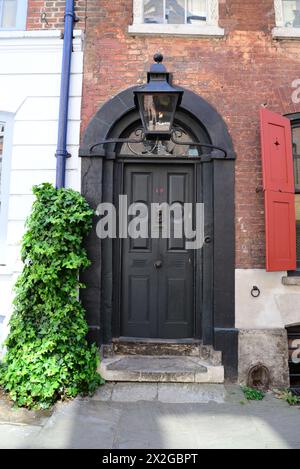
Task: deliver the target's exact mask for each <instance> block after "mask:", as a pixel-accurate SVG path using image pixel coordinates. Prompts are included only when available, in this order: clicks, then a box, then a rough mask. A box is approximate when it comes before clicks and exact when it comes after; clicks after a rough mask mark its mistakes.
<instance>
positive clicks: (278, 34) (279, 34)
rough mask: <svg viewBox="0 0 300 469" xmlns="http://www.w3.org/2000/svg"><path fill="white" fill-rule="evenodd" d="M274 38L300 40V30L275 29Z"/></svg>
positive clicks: (273, 31)
mask: <svg viewBox="0 0 300 469" xmlns="http://www.w3.org/2000/svg"><path fill="white" fill-rule="evenodd" d="M272 36H273V38H274V39H300V28H284V27H277V28H273V30H272Z"/></svg>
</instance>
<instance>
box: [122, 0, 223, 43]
mask: <svg viewBox="0 0 300 469" xmlns="http://www.w3.org/2000/svg"><path fill="white" fill-rule="evenodd" d="M206 2H207V20H206V22H203V24H165V23H161V24H149V23H144V0H133V23H132V25H130V26H129V28H128V32H129V33H130V34H132V35H138V34H143V35H144V34H152V35H153V34H157V35H165V34H166V35H172V36H204V37H206V36H214V37H222V36H224V29H223V28H220V27H219V0H206Z"/></svg>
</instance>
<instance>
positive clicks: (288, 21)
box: [273, 0, 300, 39]
mask: <svg viewBox="0 0 300 469" xmlns="http://www.w3.org/2000/svg"><path fill="white" fill-rule="evenodd" d="M274 7H275V19H276V28H274V29H273V36H274V37H277V38H279V39H280V38H286V37H292V38H295V37H299V38H300V0H274Z"/></svg>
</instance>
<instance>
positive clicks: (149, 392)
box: [112, 383, 158, 402]
mask: <svg viewBox="0 0 300 469" xmlns="http://www.w3.org/2000/svg"><path fill="white" fill-rule="evenodd" d="M157 393H158V390H157V384H156V383H116V384H115V386H114V388H113V392H112V401H115V402H137V401H155V400H157Z"/></svg>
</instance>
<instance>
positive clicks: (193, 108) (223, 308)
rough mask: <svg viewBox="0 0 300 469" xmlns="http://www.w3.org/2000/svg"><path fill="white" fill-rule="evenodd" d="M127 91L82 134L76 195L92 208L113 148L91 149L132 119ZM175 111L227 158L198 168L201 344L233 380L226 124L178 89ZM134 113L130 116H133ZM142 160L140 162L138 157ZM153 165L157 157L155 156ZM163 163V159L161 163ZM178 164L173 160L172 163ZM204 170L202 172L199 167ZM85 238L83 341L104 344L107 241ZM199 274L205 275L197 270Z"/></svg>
mask: <svg viewBox="0 0 300 469" xmlns="http://www.w3.org/2000/svg"><path fill="white" fill-rule="evenodd" d="M136 89H137V88H136V87H132V88H129V89H127V90H125V91H123V92H121V93H119V94H118V95H116V96H115V97H114V98H112V99H111V100H109V101H108V102H107V103H105V104H104V105H103V106H102V107H101V108H100V109H99V110H98V112H97V113H96V114H95V116H94V117H93V118H92V120H91V122H90V124H89V125H88V127H87V129H86V130H85V132H84V135H83V139H82V144H81V147H80V152H79V156H81V157H83V158H82V171H81V174H82V186H81V189H82V194H83V195H84V196H85V198H86V199H87V201H88V202H89V203H90V205H91V206H92V207H93V208H94V209H95V210H96V208H97V206H98V205H99V203H101V202H102V201H107V200H112V198H113V190H114V189H113V185H114V182H113V181H114V179H113V176H114V166H115V160H116V147H115V146H114V145H106V148H104V149H103V148H102V147H101V146H98V147H96V148H95V151H93V152H91V151H90V148H91V145H93V144H94V143H97V142H98V141H99V140H105V139H107V138H113V137H119V136H120V135H121V133H122V132H121V131H120V130H121V127H122V125H123V124H122V122H123V121H124V120H125V121H126V120H127V119H129V120H130V119H133V120H134V119H136V118H137V117H136V115H137V113H136V110H135V103H134V95H133V92H134V90H136ZM180 112H182V113H185V114H186V115H187V116H189V118H190V119H192V120H195V122H197V123H198V124H199V125H200V126H202V127H203V129H204V131H205V132H206V133H207V135H208V136H209V140H210V142H211V143H212V144H213V145H215V146H218V147H222V148H224V149H225V150H226V151H227V155H228V157H227V158H226V159H224V158H220V159H219V158H215V159H212V160H211V162H210V163H208V164H203V169H204V168H211V169H210V170H209V169H208V171H211V174H212V175H211V178H212V185H211V186H212V189H211V190H212V193H211V197H212V204H213V219H212V226H213V243H212V250H213V255H212V259H213V268H212V271H213V272H212V278H213V288H212V290H211V291H210V292H209V291H206V292H205V294H206V295H207V299H208V301H210V302H211V303H212V317H211V318H209V317H206V318H205V319H204V320H205V321H206V324H207V327H206V331H207V337H204V343H206V344H212V345H213V346H214V348H215V349H216V350H220V351H222V353H223V364H224V368H225V377H226V378H228V379H230V380H235V379H236V377H237V367H238V330H237V329H236V328H235V223H234V222H235V216H234V215H235V210H234V169H235V161H234V160H235V158H236V155H235V152H234V148H233V144H232V140H231V138H230V135H229V132H228V129H227V126H226V124H225V122H224V120H223V119H222V117H221V116H220V114H219V113H218V112H217V111H216V109H214V108H213V107H212V106H211V105H210V104H209V103H208V102H207V101H205V100H204V99H203V98H201V97H200V96H199V95H197V94H195V93H193V92H192V91H190V90H186V89H184V95H183V100H182V104H181V107H180ZM134 114H135V115H134ZM143 161H145V160H144V159H143ZM155 161H157V157H156V158H155ZM164 161H165V159H164ZM177 161H178V160H177V159H176V162H177ZM205 170H206V169H205ZM97 221H98V219H97V217H95V220H94V228H93V230H92V232H91V233H90V235H89V237H88V238H87V240H86V244H85V246H86V249H87V252H88V255H89V258H90V259H91V261H92V264H91V266H90V267H89V269H87V270H86V271H85V272H83V273H82V275H81V280H82V282H83V283H85V284H86V286H87V288H86V289H83V290H82V291H81V295H80V296H81V301H82V303H83V306H84V308H85V309H86V311H87V320H88V324H89V339H90V340H91V341H93V342H96V343H97V344H99V345H101V344H107V343H110V342H111V340H112V337H113V330H112V323H113V321H112V315H113V308H114V304H113V287H114V285H113V278H112V272H113V270H112V267H113V252H114V251H113V249H114V248H113V243H109V242H108V240H104V241H103V242H101V241H100V239H99V238H98V237H97V235H96V230H95V225H96V223H97ZM203 275H209V270H208V271H207V273H204V272H203Z"/></svg>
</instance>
